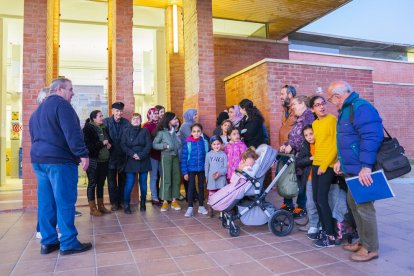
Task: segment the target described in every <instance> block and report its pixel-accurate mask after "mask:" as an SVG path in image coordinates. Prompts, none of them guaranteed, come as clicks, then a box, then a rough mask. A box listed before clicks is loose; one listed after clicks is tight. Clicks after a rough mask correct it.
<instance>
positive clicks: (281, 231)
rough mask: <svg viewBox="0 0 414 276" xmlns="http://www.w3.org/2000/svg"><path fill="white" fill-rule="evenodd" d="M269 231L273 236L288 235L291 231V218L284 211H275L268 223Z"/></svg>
mask: <svg viewBox="0 0 414 276" xmlns="http://www.w3.org/2000/svg"><path fill="white" fill-rule="evenodd" d="M268 225H269V230H270V232H272V233H273V234H274V235H276V236H279V237H283V236H286V235H289V234H290V232H292V229H293V225H294V222H293V216H292V214H291V213H290V212H288V211H286V210H277V211H276V212H275V213H274V214H273V215H272V217H271V218H270V219H269V222H268Z"/></svg>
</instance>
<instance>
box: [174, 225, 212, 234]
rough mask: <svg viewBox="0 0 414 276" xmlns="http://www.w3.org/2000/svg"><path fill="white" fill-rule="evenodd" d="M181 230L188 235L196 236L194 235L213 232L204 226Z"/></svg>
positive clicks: (183, 227) (191, 226) (190, 226)
mask: <svg viewBox="0 0 414 276" xmlns="http://www.w3.org/2000/svg"><path fill="white" fill-rule="evenodd" d="M180 228H181V230H183V232H184V233H186V234H194V233H201V232H207V231H211V230H210V229H209V228H207V227H206V226H204V225H202V224H195V225H186V226H180Z"/></svg>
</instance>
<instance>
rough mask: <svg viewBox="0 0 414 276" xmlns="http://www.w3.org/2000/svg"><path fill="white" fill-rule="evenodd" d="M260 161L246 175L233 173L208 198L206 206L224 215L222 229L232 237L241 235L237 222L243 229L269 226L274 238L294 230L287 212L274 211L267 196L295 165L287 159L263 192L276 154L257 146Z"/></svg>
mask: <svg viewBox="0 0 414 276" xmlns="http://www.w3.org/2000/svg"><path fill="white" fill-rule="evenodd" d="M256 152H257V154H258V155H259V159H258V160H256V162H255V165H254V166H253V168H252V169H251V171H249V172H241V171H236V172H235V173H234V174H233V176H232V178H231V181H230V184H229V185H227V186H225V187H224V188H222V189H220V190H219V191H217V192H216V193H215V194H214V195H212V196H211V197H210V198H209V201H208V203H209V205H210V206H211V207H212V208H213V209H214V210H216V211H221V212H223V215H222V225H223V227H225V228H227V229H229V234H230V236H232V237H237V236H239V235H240V227H239V226H238V225H236V224H235V221H236V220H237V219H240V221H241V222H242V223H243V224H245V225H263V224H266V223H267V224H268V226H269V230H270V231H271V232H272V233H273V234H274V235H276V236H286V235H288V234H289V233H290V232H291V231H292V229H293V225H294V223H293V216H292V214H291V213H290V212H288V211H286V210H282V209H279V210H276V208H275V207H274V206H273V205H272V204H271V203H269V202H266V200H265V199H266V195H267V194H268V193H269V191H270V190H271V189H272V187H273V186H274V185H275V184H276V182H277V181H278V179H279V178H280V177H281V176H282V174H283V172H284V171H285V170H286V168H287V167H288V166H289V165H290V164H291V163H292V162H293V161H294V160H293V158H292V157H291V158H289V159H288V161H287V162H286V163H285V165H284V166H283V167H282V168H281V169H280V170H279V173H278V174H277V175H276V177H275V178H274V179H273V180H272V182H271V183H270V185H269V186H268V187H267V189H266V190H263V188H262V186H263V180H264V178H265V174H266V172H267V171H268V170H269V169H270V168H272V166H273V165H274V164H275V162H276V161H277V160H278V159H279V156H278V154H277V151H276V150H274V149H273V148H272V147H270V146H268V145H265V144H263V145H260V146H259V147H258V148H257V150H256Z"/></svg>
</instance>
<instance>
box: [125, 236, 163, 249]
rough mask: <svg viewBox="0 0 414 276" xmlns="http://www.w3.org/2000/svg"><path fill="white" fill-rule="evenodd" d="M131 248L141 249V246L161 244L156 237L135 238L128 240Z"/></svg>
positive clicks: (151, 246) (157, 245)
mask: <svg viewBox="0 0 414 276" xmlns="http://www.w3.org/2000/svg"><path fill="white" fill-rule="evenodd" d="M128 243H129V246H130V247H131V250H135V249H143V248H153V247H159V246H161V244H160V242H159V241H158V239H157V238H149V239H146V240H135V241H128Z"/></svg>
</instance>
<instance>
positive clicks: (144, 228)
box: [121, 223, 149, 233]
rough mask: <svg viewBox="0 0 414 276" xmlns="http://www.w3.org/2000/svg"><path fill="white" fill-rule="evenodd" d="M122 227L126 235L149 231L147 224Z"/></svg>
mask: <svg viewBox="0 0 414 276" xmlns="http://www.w3.org/2000/svg"><path fill="white" fill-rule="evenodd" d="M121 227H122V231H123V232H124V233H129V232H133V233H135V232H139V231H149V227H148V225H147V224H146V223H135V224H127V225H122V226H121Z"/></svg>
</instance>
